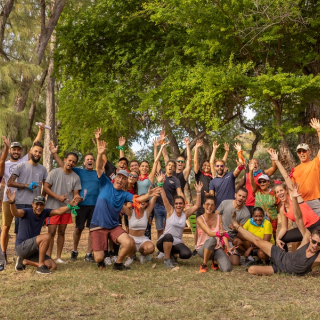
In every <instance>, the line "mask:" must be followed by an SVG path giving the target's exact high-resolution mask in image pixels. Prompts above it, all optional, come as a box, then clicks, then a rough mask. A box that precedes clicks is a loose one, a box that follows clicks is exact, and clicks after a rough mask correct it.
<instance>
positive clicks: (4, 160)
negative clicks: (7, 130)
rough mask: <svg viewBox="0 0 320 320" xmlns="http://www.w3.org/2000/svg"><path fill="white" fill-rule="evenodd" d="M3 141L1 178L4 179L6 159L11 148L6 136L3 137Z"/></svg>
mask: <svg viewBox="0 0 320 320" xmlns="http://www.w3.org/2000/svg"><path fill="white" fill-rule="evenodd" d="M2 140H3V144H4V150H3V153H2V155H1V157H0V178H1V177H3V175H4V168H5V162H6V159H7V156H8V153H9V148H10V142H9V140H8V139H7V138H6V137H5V136H2Z"/></svg>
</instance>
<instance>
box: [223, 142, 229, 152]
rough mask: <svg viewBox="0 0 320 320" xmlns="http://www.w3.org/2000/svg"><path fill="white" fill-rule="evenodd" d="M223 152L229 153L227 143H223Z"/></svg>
mask: <svg viewBox="0 0 320 320" xmlns="http://www.w3.org/2000/svg"><path fill="white" fill-rule="evenodd" d="M224 150H225V151H226V152H229V150H230V149H229V143H228V142H225V143H224Z"/></svg>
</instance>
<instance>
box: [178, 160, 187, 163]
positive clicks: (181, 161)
mask: <svg viewBox="0 0 320 320" xmlns="http://www.w3.org/2000/svg"><path fill="white" fill-rule="evenodd" d="M176 162H177V163H185V161H184V160H177V161H176Z"/></svg>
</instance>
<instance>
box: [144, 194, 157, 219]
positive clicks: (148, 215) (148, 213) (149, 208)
mask: <svg viewBox="0 0 320 320" xmlns="http://www.w3.org/2000/svg"><path fill="white" fill-rule="evenodd" d="M157 198H158V196H154V197H152V198H151V200H150V202H149V205H148V207H147V209H146V212H147V218H148V219H149V217H150V215H151V212H152V210H153V208H154V206H155V204H156V201H157Z"/></svg>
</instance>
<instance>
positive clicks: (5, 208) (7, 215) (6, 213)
mask: <svg viewBox="0 0 320 320" xmlns="http://www.w3.org/2000/svg"><path fill="white" fill-rule="evenodd" d="M12 220H13V215H12V213H11V210H10V203H9V201H5V202H2V225H3V226H6V227H10V226H11V223H12Z"/></svg>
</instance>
